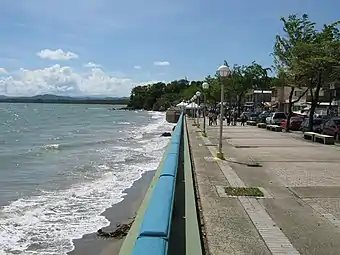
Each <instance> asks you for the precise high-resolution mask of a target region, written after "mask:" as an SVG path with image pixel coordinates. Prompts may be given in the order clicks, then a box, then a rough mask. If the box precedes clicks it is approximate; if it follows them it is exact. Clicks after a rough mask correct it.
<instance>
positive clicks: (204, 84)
mask: <svg viewBox="0 0 340 255" xmlns="http://www.w3.org/2000/svg"><path fill="white" fill-rule="evenodd" d="M202 89H203V91H204V93H203V97H204V108H203V136H205V137H206V136H207V133H206V130H205V111H206V107H207V95H206V91H207V90H208V89H209V83H207V82H203V84H202Z"/></svg>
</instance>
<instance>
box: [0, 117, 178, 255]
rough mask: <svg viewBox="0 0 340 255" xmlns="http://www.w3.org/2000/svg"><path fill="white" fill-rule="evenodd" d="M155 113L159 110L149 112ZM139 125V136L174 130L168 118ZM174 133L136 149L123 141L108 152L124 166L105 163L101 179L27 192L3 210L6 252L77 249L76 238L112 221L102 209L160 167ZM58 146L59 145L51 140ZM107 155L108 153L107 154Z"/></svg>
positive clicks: (2, 248)
mask: <svg viewBox="0 0 340 255" xmlns="http://www.w3.org/2000/svg"><path fill="white" fill-rule="evenodd" d="M149 114H150V115H151V117H153V116H160V115H159V113H153V112H151V113H149ZM153 119H154V120H153V122H152V123H151V124H149V125H147V126H145V127H142V128H139V130H136V132H135V133H133V134H134V135H138V134H141V133H152V132H155V131H157V130H162V131H165V130H164V129H166V130H170V129H171V127H172V125H169V124H166V122H165V118H164V114H163V118H158V119H157V118H153ZM168 141H169V140H168V138H165V137H159V136H157V135H156V136H154V137H150V139H148V140H142V139H140V140H138V141H137V144H138V145H139V146H136V148H130V147H124V146H121V147H119V146H117V147H115V151H116V152H118V153H115V154H114V155H112V152H111V151H110V150H108V149H106V151H105V152H104V151H103V154H105V155H107V157H108V159H110V157H111V158H112V156H114V158H115V159H114V162H116V163H120V164H119V171H110V166H109V165H108V164H99V165H98V166H97V167H98V169H100V170H101V171H102V174H101V176H100V177H99V178H98V179H96V180H95V181H91V182H90V181H86V182H82V183H78V184H74V185H73V186H71V187H69V188H68V189H66V190H58V191H54V192H51V191H42V192H41V194H40V195H39V196H34V197H24V198H21V199H19V200H16V201H14V202H12V203H11V204H9V205H8V206H5V207H4V208H2V210H1V211H0V254H1V252H2V253H5V254H55V255H61V254H66V253H67V252H69V251H71V250H73V249H74V245H73V243H72V240H74V239H78V238H81V237H82V236H83V235H85V234H88V233H93V232H96V231H97V230H98V229H99V228H102V227H105V226H108V225H109V221H108V220H107V219H106V218H105V217H104V216H101V214H102V213H103V212H104V211H105V209H107V208H109V207H110V206H112V205H113V204H116V203H119V202H120V201H122V200H123V196H124V190H125V189H127V188H129V187H131V186H132V184H133V182H134V181H136V180H138V179H139V178H140V177H141V176H142V174H143V173H144V172H145V171H149V170H154V169H156V167H157V165H158V164H159V161H160V159H161V155H162V153H163V149H164V147H165V146H166V144H167V143H168ZM46 146H47V147H46V149H58V148H59V145H57V144H50V145H46ZM135 153H138V155H145V156H147V160H145V161H144V162H143V160H141V162H139V161H138V162H137V163H133V165H129V164H128V162H126V159H128V158H131V157H132V156H133V155H134V154H135ZM104 159H105V157H104Z"/></svg>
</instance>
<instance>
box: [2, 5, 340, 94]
mask: <svg viewBox="0 0 340 255" xmlns="http://www.w3.org/2000/svg"><path fill="white" fill-rule="evenodd" d="M0 6H1V8H0V95H7V96H30V95H37V94H47V93H50V94H57V95H70V96H91V95H103V96H129V94H130V91H131V89H132V88H133V87H134V86H137V85H140V84H147V83H152V82H157V81H164V82H168V81H171V80H175V79H182V78H185V77H187V78H188V79H189V80H201V79H204V77H206V76H207V75H209V74H214V73H215V71H216V69H217V68H218V66H220V65H221V64H223V61H224V60H227V61H228V63H229V65H233V64H239V65H243V64H245V65H247V64H251V62H252V61H256V62H258V63H259V64H261V65H263V66H264V67H270V66H271V65H272V64H273V58H272V56H271V53H272V51H273V44H274V41H275V36H276V35H277V34H282V23H281V21H280V18H281V17H287V16H288V15H289V14H294V13H296V14H299V15H302V14H303V13H307V14H308V15H309V16H310V18H311V20H313V21H315V22H316V23H317V24H318V26H322V25H323V24H324V23H330V22H333V21H335V20H337V19H340V14H339V9H340V1H339V0H323V1H319V0H285V1H279V0H274V1H273V0H257V1H254V0H238V1H227V0H210V1H207V0H148V1H142V0H126V1H117V0H58V1H55V0H53V1H52V0H44V1H42V0H15V1H13V0H0Z"/></svg>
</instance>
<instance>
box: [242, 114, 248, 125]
mask: <svg viewBox="0 0 340 255" xmlns="http://www.w3.org/2000/svg"><path fill="white" fill-rule="evenodd" d="M246 120H247V119H246V116H245V115H244V114H242V115H241V126H244V123H245V122H246Z"/></svg>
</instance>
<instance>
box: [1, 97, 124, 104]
mask: <svg viewBox="0 0 340 255" xmlns="http://www.w3.org/2000/svg"><path fill="white" fill-rule="evenodd" d="M128 102H129V98H128V97H99V96H94V97H91V96H89V97H70V96H57V95H52V94H44V95H36V96H32V97H7V96H3V95H0V103H46V104H47V103H52V104H123V105H126V104H128Z"/></svg>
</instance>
